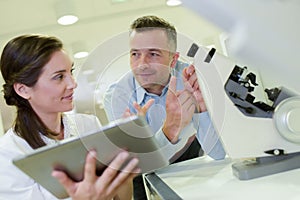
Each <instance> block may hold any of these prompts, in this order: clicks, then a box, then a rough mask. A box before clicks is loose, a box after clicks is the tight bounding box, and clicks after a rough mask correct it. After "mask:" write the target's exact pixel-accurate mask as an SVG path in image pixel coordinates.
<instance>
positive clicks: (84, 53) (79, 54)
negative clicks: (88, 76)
mask: <svg viewBox="0 0 300 200" xmlns="http://www.w3.org/2000/svg"><path fill="white" fill-rule="evenodd" d="M88 55H89V52H87V51H80V52H76V53H74V58H78V59H79V58H85V57H87V56H88Z"/></svg>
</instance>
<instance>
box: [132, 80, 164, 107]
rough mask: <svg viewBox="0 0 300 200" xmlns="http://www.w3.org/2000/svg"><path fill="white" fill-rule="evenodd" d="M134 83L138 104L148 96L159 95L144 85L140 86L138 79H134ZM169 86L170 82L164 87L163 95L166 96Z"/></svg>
mask: <svg viewBox="0 0 300 200" xmlns="http://www.w3.org/2000/svg"><path fill="white" fill-rule="evenodd" d="M134 83H135V88H136V100H137V103H138V104H140V105H141V103H142V102H143V100H144V99H145V98H146V96H157V95H155V94H151V93H148V92H147V91H146V90H145V89H144V88H143V87H141V86H140V84H139V83H138V81H137V80H136V79H134ZM168 87H169V83H168V85H166V86H165V87H164V89H163V91H162V94H161V96H164V95H165V94H166V92H167V90H168Z"/></svg>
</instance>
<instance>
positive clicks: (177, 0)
mask: <svg viewBox="0 0 300 200" xmlns="http://www.w3.org/2000/svg"><path fill="white" fill-rule="evenodd" d="M166 3H167V5H168V6H179V5H180V4H182V1H181V0H167V2H166Z"/></svg>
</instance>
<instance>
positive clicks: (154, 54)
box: [151, 53, 159, 56]
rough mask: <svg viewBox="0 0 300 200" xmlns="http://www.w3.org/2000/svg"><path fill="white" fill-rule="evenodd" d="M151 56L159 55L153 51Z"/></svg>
mask: <svg viewBox="0 0 300 200" xmlns="http://www.w3.org/2000/svg"><path fill="white" fill-rule="evenodd" d="M151 56H159V54H158V53H151Z"/></svg>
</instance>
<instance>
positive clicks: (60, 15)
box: [55, 0, 78, 25]
mask: <svg viewBox="0 0 300 200" xmlns="http://www.w3.org/2000/svg"><path fill="white" fill-rule="evenodd" d="M55 11H56V16H57V23H59V24H61V25H71V24H74V23H76V22H77V21H78V17H77V15H76V9H75V5H74V2H72V1H71V0H60V1H58V2H56V4H55Z"/></svg>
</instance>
